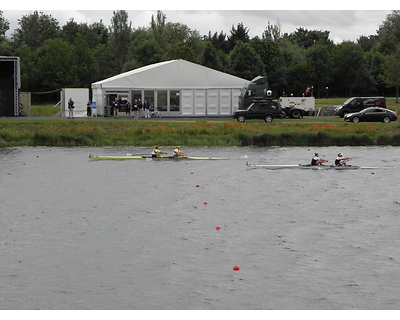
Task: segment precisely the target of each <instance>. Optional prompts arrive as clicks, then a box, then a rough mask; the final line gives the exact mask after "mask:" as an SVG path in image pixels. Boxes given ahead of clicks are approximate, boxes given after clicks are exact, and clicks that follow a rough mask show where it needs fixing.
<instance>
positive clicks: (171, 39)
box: [0, 10, 400, 98]
mask: <svg viewBox="0 0 400 320" xmlns="http://www.w3.org/2000/svg"><path fill="white" fill-rule="evenodd" d="M8 29H9V22H8V21H7V20H6V19H5V18H4V17H3V15H2V11H0V55H15V56H19V57H20V59H21V77H22V88H21V90H22V91H29V92H45V91H52V90H57V89H59V88H64V87H90V84H91V83H93V82H96V81H99V80H102V79H105V78H108V77H110V76H113V75H116V74H119V73H121V72H125V71H128V70H132V69H135V68H138V67H141V66H145V65H148V64H152V63H156V62H160V61H165V60H171V59H185V60H188V61H192V62H194V63H198V64H201V65H204V66H207V67H210V68H213V69H216V70H220V71H223V72H227V73H230V74H232V75H236V76H239V77H242V78H245V79H248V80H251V79H252V78H254V77H256V76H257V75H261V74H267V76H268V78H269V83H270V86H271V89H272V90H273V92H274V94H275V96H278V95H281V94H282V93H283V92H286V93H287V94H291V93H293V94H294V95H296V96H298V95H301V94H302V93H303V92H304V91H305V89H306V88H307V87H313V88H314V95H315V96H316V97H326V96H342V97H343V96H354V95H385V96H393V95H394V94H396V98H397V95H398V87H399V84H400V59H399V57H400V45H399V44H400V32H399V30H400V11H392V13H391V14H389V15H388V16H387V18H386V21H383V22H382V25H380V26H379V28H378V30H377V34H376V35H370V36H368V37H367V36H361V37H360V38H359V39H358V40H357V41H356V42H351V41H344V42H342V43H339V44H335V43H333V41H331V40H330V39H329V31H318V30H307V29H304V28H301V27H299V28H298V29H296V30H295V31H294V32H292V33H290V34H287V33H285V34H282V33H281V31H280V27H279V25H271V24H270V22H269V21H266V28H265V31H264V32H263V34H262V36H261V37H259V36H256V37H254V38H250V36H249V30H248V28H246V27H245V26H244V25H243V24H242V23H238V25H237V26H232V29H231V30H230V34H228V35H227V34H224V33H223V32H220V33H217V32H215V33H212V31H209V34H208V35H200V34H199V32H198V31H196V30H192V29H190V28H189V27H188V26H186V25H184V24H182V23H179V22H176V23H174V22H167V17H166V15H165V14H164V13H163V12H162V11H158V12H157V15H156V16H153V17H152V19H151V21H150V22H149V26H148V27H140V28H137V29H134V28H132V26H131V23H130V22H129V17H128V13H127V12H126V11H124V10H119V11H114V13H113V17H112V19H111V21H110V26H109V27H108V26H106V25H105V24H104V23H103V21H99V22H95V23H92V24H87V23H78V22H76V21H74V19H73V18H71V19H70V20H69V21H68V22H67V23H66V24H65V25H64V26H60V25H59V22H58V21H57V20H56V19H55V18H53V17H52V16H51V15H46V14H43V13H42V12H37V11H35V12H34V13H32V14H30V15H26V16H22V17H21V19H19V28H17V29H16V30H15V31H14V33H13V34H12V36H11V38H10V39H8V38H6V37H5V33H6V31H7V30H8Z"/></svg>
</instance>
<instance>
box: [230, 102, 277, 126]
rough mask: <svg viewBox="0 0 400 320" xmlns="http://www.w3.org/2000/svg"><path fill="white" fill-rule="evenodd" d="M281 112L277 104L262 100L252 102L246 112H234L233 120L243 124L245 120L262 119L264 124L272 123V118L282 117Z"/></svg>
mask: <svg viewBox="0 0 400 320" xmlns="http://www.w3.org/2000/svg"><path fill="white" fill-rule="evenodd" d="M281 112H282V110H281V107H280V106H279V104H278V102H276V101H272V100H263V101H257V102H253V103H252V104H251V105H250V106H249V107H248V108H247V109H246V110H238V111H236V112H235V113H234V114H233V118H235V119H236V120H237V121H239V122H245V121H246V119H263V120H264V121H265V122H272V120H273V119H274V118H281V117H282V113H281Z"/></svg>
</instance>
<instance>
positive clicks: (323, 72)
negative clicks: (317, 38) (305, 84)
mask: <svg viewBox="0 0 400 320" xmlns="http://www.w3.org/2000/svg"><path fill="white" fill-rule="evenodd" d="M306 56H307V64H308V66H309V68H310V76H311V83H312V85H313V86H314V94H315V96H317V97H318V98H319V97H320V92H321V91H323V92H325V88H326V87H327V85H328V84H329V82H330V81H331V78H332V74H333V58H332V55H331V50H330V48H329V47H328V46H327V45H324V44H316V45H314V46H312V47H310V48H309V49H308V50H307V53H306Z"/></svg>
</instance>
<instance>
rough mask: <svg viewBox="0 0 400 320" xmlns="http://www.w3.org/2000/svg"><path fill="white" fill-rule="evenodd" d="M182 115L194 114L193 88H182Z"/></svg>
mask: <svg viewBox="0 0 400 320" xmlns="http://www.w3.org/2000/svg"><path fill="white" fill-rule="evenodd" d="M181 96H182V101H181V102H182V111H181V113H182V115H183V116H191V115H193V102H194V98H193V90H188V89H185V90H182V95H181Z"/></svg>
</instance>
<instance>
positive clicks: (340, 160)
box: [335, 152, 352, 166]
mask: <svg viewBox="0 0 400 320" xmlns="http://www.w3.org/2000/svg"><path fill="white" fill-rule="evenodd" d="M350 160H352V159H351V158H346V157H343V154H342V153H341V152H339V153H338V156H337V158H336V159H335V166H347V161H350Z"/></svg>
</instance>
